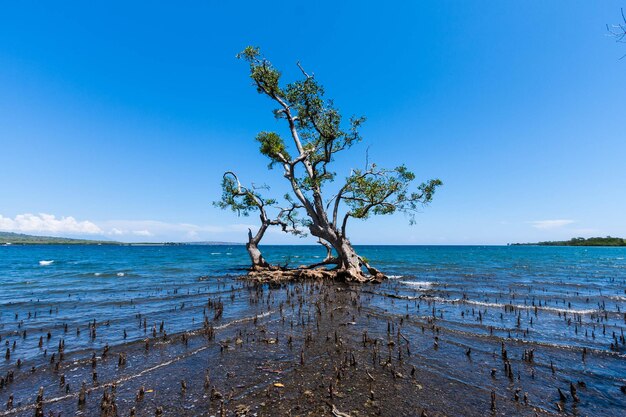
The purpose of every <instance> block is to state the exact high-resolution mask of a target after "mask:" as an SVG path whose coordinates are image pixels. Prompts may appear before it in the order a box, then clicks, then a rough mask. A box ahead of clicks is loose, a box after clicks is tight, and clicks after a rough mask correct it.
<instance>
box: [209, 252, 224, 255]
mask: <svg viewBox="0 0 626 417" xmlns="http://www.w3.org/2000/svg"><path fill="white" fill-rule="evenodd" d="M221 254H222V252H211V255H221Z"/></svg>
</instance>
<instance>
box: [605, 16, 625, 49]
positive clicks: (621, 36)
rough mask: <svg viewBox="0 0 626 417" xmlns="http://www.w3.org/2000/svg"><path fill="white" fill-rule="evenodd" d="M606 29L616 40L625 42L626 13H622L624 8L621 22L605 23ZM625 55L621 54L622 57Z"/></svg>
mask: <svg viewBox="0 0 626 417" xmlns="http://www.w3.org/2000/svg"><path fill="white" fill-rule="evenodd" d="M606 30H607V31H608V32H609V35H611V36H612V37H613V38H615V41H616V42H626V14H624V9H622V23H618V24H617V25H612V26H609V25H606ZM625 56H626V55H624V56H622V58H624V57H625Z"/></svg>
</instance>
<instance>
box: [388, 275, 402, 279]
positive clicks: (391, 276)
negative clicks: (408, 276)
mask: <svg viewBox="0 0 626 417" xmlns="http://www.w3.org/2000/svg"><path fill="white" fill-rule="evenodd" d="M403 276H404V275H387V278H389V279H400V278H402V277H403Z"/></svg>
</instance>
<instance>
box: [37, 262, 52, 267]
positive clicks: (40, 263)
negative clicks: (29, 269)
mask: <svg viewBox="0 0 626 417" xmlns="http://www.w3.org/2000/svg"><path fill="white" fill-rule="evenodd" d="M53 262H54V261H39V265H41V266H48V265H52V263H53Z"/></svg>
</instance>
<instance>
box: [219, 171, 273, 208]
mask: <svg viewBox="0 0 626 417" xmlns="http://www.w3.org/2000/svg"><path fill="white" fill-rule="evenodd" d="M262 201H263V200H262V199H261V197H260V196H259V195H257V194H255V193H254V192H253V191H250V190H248V189H247V188H244V187H241V185H239V181H238V180H237V177H235V176H234V175H229V174H225V175H224V177H223V178H222V198H221V199H220V200H219V201H215V202H214V203H213V205H214V206H216V207H219V208H221V209H230V210H232V211H234V212H236V213H237V214H238V215H240V216H248V215H249V214H250V212H252V211H255V210H257V209H259V208H260V207H261V204H262V203H261V202H262Z"/></svg>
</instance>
